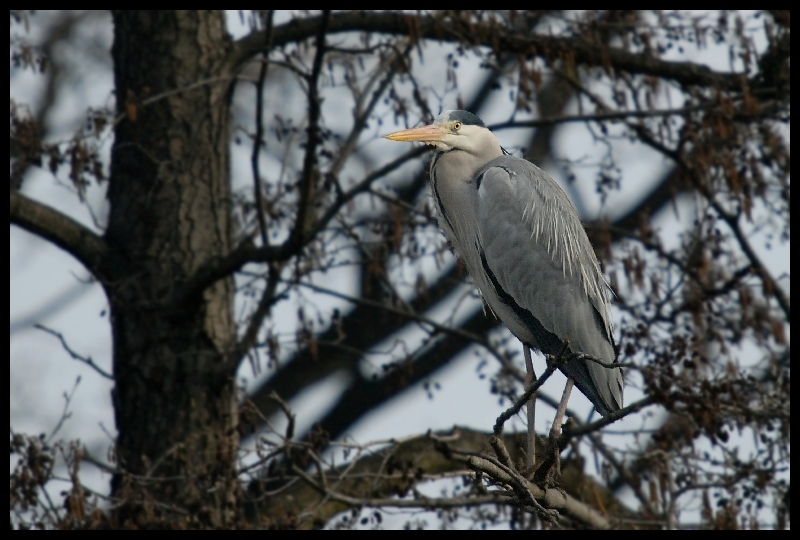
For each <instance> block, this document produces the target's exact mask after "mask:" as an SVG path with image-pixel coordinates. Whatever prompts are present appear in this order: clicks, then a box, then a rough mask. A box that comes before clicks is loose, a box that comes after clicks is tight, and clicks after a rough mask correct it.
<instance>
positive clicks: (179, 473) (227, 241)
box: [104, 11, 238, 527]
mask: <svg viewBox="0 0 800 540" xmlns="http://www.w3.org/2000/svg"><path fill="white" fill-rule="evenodd" d="M113 17H114V45H113V49H112V54H113V59H114V77H115V87H116V98H117V111H118V113H120V114H123V115H124V117H123V118H122V120H121V121H119V123H118V124H117V125H116V128H115V141H114V146H113V150H112V161H111V178H110V185H109V190H108V197H109V200H110V207H111V210H110V216H109V224H108V230H107V233H106V239H107V241H108V243H109V246H110V247H111V250H112V252H113V256H112V257H110V259H111V260H110V261H109V262H108V265H109V268H108V269H107V270H108V271H107V272H106V275H110V276H113V279H111V280H108V281H107V282H106V283H105V284H104V286H105V288H106V291H107V294H108V298H109V302H110V311H111V324H112V335H113V340H114V348H113V354H114V378H115V383H116V384H115V388H114V392H113V400H114V407H115V413H116V426H117V430H118V432H119V438H118V440H117V456H116V457H117V462H118V466H119V468H120V470H122V471H124V473H121V474H118V475H117V476H115V478H114V479H113V482H112V491H113V495H114V497H118V498H120V499H121V500H122V501H123V504H122V505H121V510H120V512H119V513H118V514H117V518H118V520H119V523H118V524H119V525H120V526H130V527H198V526H199V527H226V526H231V520H232V519H233V517H234V515H235V510H236V507H237V482H236V475H235V472H234V471H235V469H234V458H235V455H236V448H237V443H238V439H237V435H236V427H237V426H236V424H237V406H236V387H235V381H234V373H235V362H236V358H235V352H234V343H235V337H236V332H235V327H234V320H233V311H232V310H233V283H232V281H231V280H223V281H220V282H218V283H217V284H215V285H214V286H212V287H210V288H208V289H207V290H206V291H204V292H203V293H202V294H201V295H198V297H197V298H194V299H192V301H191V303H189V304H187V303H184V304H183V305H176V304H175V303H174V302H170V301H169V299H170V298H171V296H172V295H173V293H174V292H175V290H176V288H177V287H178V286H179V285H180V284H181V283H183V282H185V281H186V280H187V279H188V278H189V276H191V275H192V273H193V272H194V271H195V270H196V269H197V268H198V266H200V265H201V264H202V263H203V262H205V261H207V260H208V259H209V258H210V257H214V256H220V255H225V254H227V253H228V252H229V251H230V247H231V230H230V228H231V225H230V203H231V195H230V182H229V161H230V160H229V134H230V127H229V123H230V118H229V108H228V105H229V103H228V97H229V94H228V92H229V88H230V82H231V81H230V80H229V79H225V78H221V77H220V75H221V74H225V73H227V69H226V66H225V59H226V55H227V54H228V52H229V48H230V40H229V38H228V36H227V34H226V30H225V21H224V17H223V15H222V14H221V13H220V12H216V11H115V12H114V13H113Z"/></svg>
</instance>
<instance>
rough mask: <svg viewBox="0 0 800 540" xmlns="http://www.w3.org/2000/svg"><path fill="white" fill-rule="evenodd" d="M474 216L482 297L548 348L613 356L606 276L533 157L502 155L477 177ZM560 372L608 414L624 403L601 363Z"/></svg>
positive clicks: (615, 379)
mask: <svg viewBox="0 0 800 540" xmlns="http://www.w3.org/2000/svg"><path fill="white" fill-rule="evenodd" d="M476 188H477V194H478V196H477V198H476V204H477V209H476V217H477V220H478V223H477V229H478V238H477V245H476V249H477V250H478V252H479V257H480V260H481V265H482V267H483V268H482V270H483V274H484V275H483V279H482V281H483V283H479V286H480V287H481V289H487V290H484V291H483V292H484V296H485V297H486V298H487V301H488V302H489V304H490V305H491V306H492V308H493V309H494V311H495V312H496V313H497V314H498V316H500V318H501V319H502V320H503V322H504V323H505V324H506V325H507V326H508V327H509V329H511V331H512V332H513V333H514V334H515V335H516V336H517V337H519V338H520V339H522V340H523V341H525V342H527V343H529V344H531V345H533V346H535V347H537V348H539V349H541V350H542V351H543V352H545V353H548V354H558V353H559V351H560V349H561V346H562V344H563V342H564V341H565V340H569V344H570V349H571V350H572V351H573V352H582V353H586V354H589V355H591V356H593V357H595V358H597V359H599V360H601V361H603V362H607V363H612V362H614V360H615V353H614V347H613V337H612V333H611V322H610V315H609V309H608V297H607V294H608V293H607V289H606V285H605V282H604V281H603V277H602V274H601V273H600V268H599V265H598V263H597V260H596V258H595V256H594V252H593V250H592V247H591V244H590V243H589V240H588V238H587V237H586V233H585V231H584V230H583V226H582V224H581V222H580V218H579V217H578V214H577V212H576V211H575V209H574V207H573V206H572V203H571V202H570V200H569V198H568V197H567V195H566V194H565V193H564V191H563V190H562V189H561V188H560V187H559V186H558V184H556V183H555V181H554V180H553V179H552V178H550V177H549V176H548V175H547V174H546V173H545V172H544V171H542V170H541V169H539V168H538V167H536V166H535V165H533V164H532V163H530V162H528V161H525V160H522V159H519V158H514V157H511V156H503V157H500V158H497V159H494V160H492V161H491V162H490V163H489V164H488V165H487V166H486V167H484V169H482V170H481V171H480V172H479V174H478V176H477V177H476ZM563 371H565V372H566V373H567V375H568V376H570V377H572V378H573V379H574V380H575V383H576V385H577V386H578V388H579V389H580V390H581V391H582V392H583V393H584V394H585V395H586V396H587V397H588V398H589V399H590V400H591V401H592V402H593V403H594V404H595V406H596V407H597V408H598V410H599V411H600V412H601V413H603V414H607V413H608V412H610V411H612V410H616V409H618V408H620V407H621V405H622V374H621V371H620V370H619V369H607V368H604V367H602V366H600V365H599V364H597V363H594V362H591V361H588V362H569V363H567V364H566V365H565V366H564V368H563Z"/></svg>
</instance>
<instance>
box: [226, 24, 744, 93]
mask: <svg viewBox="0 0 800 540" xmlns="http://www.w3.org/2000/svg"><path fill="white" fill-rule="evenodd" d="M324 19H325V17H324V16H315V17H309V18H307V19H293V20H292V21H291V22H290V23H287V24H284V25H281V26H278V27H276V28H275V34H274V40H273V43H274V44H275V46H276V47H281V46H283V45H286V44H288V43H297V42H300V41H305V40H307V39H309V38H311V37H313V36H315V35H317V34H318V32H319V28H320V27H321V25H323V21H324ZM325 24H327V33H328V34H335V33H341V32H356V31H369V32H380V33H385V34H393V35H404V36H413V37H415V38H417V39H430V40H435V41H449V42H454V43H464V42H468V43H469V45H472V46H481V47H489V48H492V49H493V50H498V51H503V52H504V53H514V54H524V55H533V56H538V57H540V58H544V59H545V60H550V59H553V58H561V57H569V58H571V59H574V61H575V62H577V63H582V64H590V65H595V66H604V67H610V66H613V68H614V69H620V70H624V71H627V72H629V73H633V74H638V75H651V76H655V77H660V78H664V79H669V80H672V81H675V82H676V83H679V84H683V85H701V86H713V87H717V88H725V89H728V90H738V89H739V88H741V86H742V78H743V76H742V75H741V74H738V73H721V72H715V71H713V70H711V69H710V68H708V67H706V66H703V65H699V64H697V63H694V62H671V61H666V60H660V59H658V58H656V57H653V56H648V55H644V54H638V53H631V52H628V51H626V50H624V49H620V48H618V47H608V46H598V45H599V44H598V43H596V42H592V41H590V40H587V39H585V38H584V37H567V38H564V37H557V36H550V35H539V34H531V33H528V32H526V33H521V32H520V33H515V32H513V31H511V29H510V28H509V27H508V26H505V25H498V24H496V22H488V23H468V22H465V21H463V20H457V19H454V18H452V17H434V16H430V15H419V16H415V15H409V14H405V13H368V12H363V11H350V12H345V13H334V14H332V15H330V17H329V19H328V20H327V23H325ZM262 47H263V38H262V37H261V36H260V35H259V34H258V33H251V34H249V35H247V36H245V37H244V38H242V39H240V40H238V41H237V42H236V48H235V50H234V52H233V53H232V58H231V65H232V66H234V67H236V66H239V65H241V64H242V63H244V62H246V61H248V60H249V59H250V58H252V57H253V56H254V55H256V54H258V52H259V51H260V50H261V48H262Z"/></svg>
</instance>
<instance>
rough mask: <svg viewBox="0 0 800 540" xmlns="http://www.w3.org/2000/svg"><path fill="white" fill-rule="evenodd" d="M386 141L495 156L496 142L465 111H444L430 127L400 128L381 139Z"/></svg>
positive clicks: (469, 113) (491, 135)
mask: <svg viewBox="0 0 800 540" xmlns="http://www.w3.org/2000/svg"><path fill="white" fill-rule="evenodd" d="M385 138H386V139H389V140H390V141H401V142H421V143H425V144H427V145H429V146H434V147H436V148H437V149H439V150H443V151H448V150H453V149H456V150H464V151H466V152H470V153H472V154H476V155H477V154H483V153H486V152H491V153H493V154H496V155H499V153H500V152H501V150H500V143H499V142H498V141H497V139H496V138H495V136H494V135H493V134H492V132H491V131H489V129H488V128H487V127H486V125H485V124H484V123H483V121H482V120H481V119H480V118H478V117H477V116H475V115H474V114H472V113H471V112H469V111H462V110H458V111H445V112H443V113H442V114H440V115H439V117H438V118H436V120H434V122H433V123H432V124H430V125H427V126H422V127H416V128H411V129H404V130H403V131H397V132H395V133H390V134H389V135H386V136H385Z"/></svg>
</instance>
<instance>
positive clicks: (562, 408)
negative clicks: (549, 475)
mask: <svg viewBox="0 0 800 540" xmlns="http://www.w3.org/2000/svg"><path fill="white" fill-rule="evenodd" d="M573 384H575V383H574V381H573V380H572V378H571V377H567V385H566V386H565V387H564V394H563V395H562V396H561V402H560V403H559V404H558V410H557V411H556V417H555V418H554V419H553V426H552V427H551V428H550V443H549V446H550V447H551V448H552V449H553V452H555V473H556V474H557V475H561V451H560V450H559V448H558V438H559V437H560V436H561V424H563V423H564V415H565V414H566V412H567V402H568V401H569V394H570V392H572V386H573Z"/></svg>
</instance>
